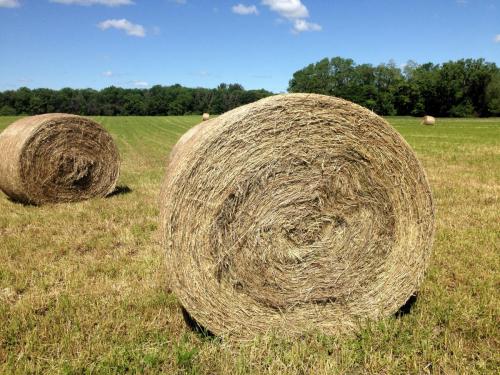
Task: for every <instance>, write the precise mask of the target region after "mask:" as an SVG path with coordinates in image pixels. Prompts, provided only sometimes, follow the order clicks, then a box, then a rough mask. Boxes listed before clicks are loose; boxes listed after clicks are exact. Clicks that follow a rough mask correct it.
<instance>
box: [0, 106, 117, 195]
mask: <svg viewBox="0 0 500 375" xmlns="http://www.w3.org/2000/svg"><path fill="white" fill-rule="evenodd" d="M0 150H1V158H0V189H1V190H3V191H4V193H5V194H7V195H8V196H9V197H11V198H12V199H13V200H16V201H20V202H23V203H30V204H44V203H58V202H74V201H80V200H84V199H88V198H92V197H103V196H106V195H108V194H109V193H111V192H112V191H113V190H114V188H115V185H116V182H117V180H118V175H119V168H120V160H119V154H118V150H117V148H116V146H115V144H114V142H113V139H112V138H111V135H110V134H109V133H108V132H107V131H106V130H105V129H104V128H103V127H102V126H101V125H99V124H98V123H96V122H94V121H92V120H90V119H87V118H84V117H80V116H75V115H68V114H61V113H54V114H45V115H39V116H32V117H25V118H23V119H21V120H18V121H16V122H14V123H13V124H11V125H10V126H9V127H7V128H6V129H5V130H4V131H3V132H2V133H1V134H0Z"/></svg>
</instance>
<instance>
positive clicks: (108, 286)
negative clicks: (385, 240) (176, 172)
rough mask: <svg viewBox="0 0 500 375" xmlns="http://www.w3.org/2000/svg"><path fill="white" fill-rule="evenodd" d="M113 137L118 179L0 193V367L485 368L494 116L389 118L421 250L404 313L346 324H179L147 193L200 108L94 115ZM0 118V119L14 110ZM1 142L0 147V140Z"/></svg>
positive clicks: (499, 181)
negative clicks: (115, 187)
mask: <svg viewBox="0 0 500 375" xmlns="http://www.w3.org/2000/svg"><path fill="white" fill-rule="evenodd" d="M96 119H97V120H98V121H99V122H101V123H102V124H103V125H104V126H105V127H106V128H107V129H109V130H110V132H111V133H112V134H113V136H114V138H115V139H116V141H117V143H118V146H119V149H120V152H121V155H122V159H123V163H122V174H121V178H120V182H119V184H120V185H121V186H122V187H128V188H129V189H130V191H127V189H125V188H123V189H121V190H122V193H121V194H117V195H114V196H112V197H109V198H107V199H96V200H92V201H87V202H83V203H77V204H63V205H53V206H44V207H31V206H23V205H20V204H16V203H12V202H11V201H9V200H8V199H7V198H6V197H5V196H4V195H3V194H2V193H0V373H5V374H14V373H19V374H25V373H56V374H58V373H61V374H84V373H89V374H90V373H93V374H101V373H104V374H107V373H126V372H130V373H159V372H164V373H166V374H177V373H181V374H183V373H186V374H217V373H225V374H254V373H255V374H335V373H346V374H358V373H359V374H362V373H363V374H364V373H367V374H399V373H405V374H406V373H411V374H427V373H429V374H430V373H432V374H476V373H477V374H483V373H491V374H498V372H499V371H500V354H499V353H500V329H499V328H500V302H499V301H500V218H499V212H500V202H499V194H500V119H484V120H483V119H478V120H466V119H463V120H462V119H460V120H452V119H449V120H438V122H439V125H438V126H436V127H424V126H420V125H419V122H418V120H417V119H413V118H400V117H396V118H389V121H390V122H391V123H392V124H393V125H394V126H395V127H396V128H397V130H398V131H399V132H401V134H402V135H403V136H404V137H405V138H406V140H407V141H408V142H409V143H410V144H411V145H412V147H413V148H414V150H415V151H416V153H417V154H418V156H419V158H420V160H421V161H422V162H423V164H424V166H425V168H426V170H427V173H428V176H429V179H430V183H431V187H432V189H433V192H434V197H435V201H436V206H437V232H436V240H435V245H434V255H433V258H432V263H431V266H430V269H429V271H428V275H427V278H426V280H425V282H424V284H423V285H422V289H421V292H420V295H419V298H418V300H417V303H416V304H415V305H414V307H413V309H412V310H411V313H410V314H407V315H405V316H403V317H399V318H396V317H391V318H387V319H385V320H383V321H380V322H377V323H371V324H367V325H366V326H365V327H363V329H362V330H361V332H360V333H359V334H357V335H356V336H352V337H325V336H321V335H317V334H313V333H311V334H310V335H307V336H306V337H304V338H303V339H302V340H294V341H289V340H286V339H285V338H283V337H280V336H274V337H261V338H258V339H256V340H255V342H253V343H251V344H248V345H244V346H242V347H236V346H232V345H230V344H228V343H225V342H220V341H219V340H217V339H211V338H204V337H202V336H200V335H198V334H197V333H194V332H192V331H191V330H189V329H188V328H187V327H186V325H185V323H184V321H183V318H182V314H181V313H180V310H179V308H178V305H177V302H176V298H175V297H174V296H173V295H171V294H170V293H169V291H168V288H167V285H166V283H165V281H164V280H165V279H166V277H165V275H164V271H163V268H162V250H161V248H160V246H159V245H158V234H157V227H158V223H157V216H158V206H157V196H158V192H159V187H160V181H161V178H162V175H163V172H164V168H165V161H166V157H167V154H168V151H169V150H170V148H171V146H172V145H173V144H174V143H175V141H176V140H177V139H178V138H179V136H180V135H181V134H182V133H183V132H184V131H185V130H187V129H188V128H189V127H191V126H192V125H194V124H195V123H197V122H198V120H199V117H198V116H196V117H157V118H154V117H142V118H138V117H124V118H116V117H115V118H111V117H100V118H96ZM14 120H15V118H13V117H0V130H1V129H3V128H4V127H5V126H7V125H8V124H9V123H10V122H12V121H14ZM0 157H1V150H0Z"/></svg>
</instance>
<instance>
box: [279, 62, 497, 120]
mask: <svg viewBox="0 0 500 375" xmlns="http://www.w3.org/2000/svg"><path fill="white" fill-rule="evenodd" d="M288 91H289V92H310V93H319V94H325V95H333V96H338V97H341V98H344V99H347V100H350V101H353V102H355V103H358V104H360V105H362V106H364V107H367V108H369V109H371V110H373V111H374V112H376V113H378V114H381V115H411V116H422V115H424V114H429V115H433V116H442V117H469V116H481V117H487V116H498V115H500V69H499V68H498V67H497V66H496V64H495V63H491V62H486V61H485V60H484V59H462V60H458V61H449V62H446V63H443V64H433V63H427V64H422V65H419V64H416V63H414V62H412V61H410V62H408V63H407V64H406V65H405V66H404V67H401V68H400V67H398V66H396V64H395V63H394V62H390V63H388V64H380V65H377V66H373V65H370V64H356V63H355V62H354V61H353V60H352V59H345V58H341V57H334V58H332V59H327V58H325V59H323V60H321V61H319V62H317V63H314V64H310V65H308V66H306V67H305V68H303V69H301V70H299V71H297V72H295V73H294V75H293V78H292V79H291V80H290V82H289V88H288Z"/></svg>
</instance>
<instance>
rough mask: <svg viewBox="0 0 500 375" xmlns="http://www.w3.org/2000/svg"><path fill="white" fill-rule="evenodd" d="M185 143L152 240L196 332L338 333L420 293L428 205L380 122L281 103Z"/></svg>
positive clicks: (412, 166)
mask: <svg viewBox="0 0 500 375" xmlns="http://www.w3.org/2000/svg"><path fill="white" fill-rule="evenodd" d="M206 124H209V125H208V126H206ZM183 138H184V139H181V142H180V143H179V144H178V145H177V146H176V148H175V155H173V156H172V157H171V158H170V163H169V166H168V170H167V173H166V176H165V180H164V182H163V186H162V193H161V231H162V236H163V246H164V247H165V249H166V253H167V261H166V267H167V268H168V274H169V275H170V276H169V277H170V278H171V280H170V282H171V285H170V287H171V288H172V290H173V291H174V292H175V294H176V295H177V296H178V298H179V300H180V302H181V304H182V305H183V306H184V308H185V309H186V310H187V311H188V312H189V313H190V314H191V315H192V317H193V318H194V319H195V320H196V321H197V322H198V323H199V324H201V325H202V326H204V327H205V328H206V329H208V330H210V331H212V332H213V333H215V334H217V335H222V336H229V337H230V338H232V339H236V340H245V339H249V338H252V337H254V336H255V335H256V334H260V333H263V332H267V331H281V332H282V333H285V334H287V335H299V334H301V333H304V332H305V331H308V330H310V329H317V330H319V331H322V332H324V333H338V332H343V331H348V330H352V329H353V328H355V327H356V325H357V322H358V321H360V320H364V319H367V318H368V319H375V318H380V317H384V316H388V315H390V314H393V313H394V312H396V311H397V310H398V309H399V308H400V307H401V306H402V305H403V304H404V303H405V302H406V301H407V300H408V298H409V297H410V296H411V295H412V294H413V293H414V292H415V291H416V290H417V288H418V287H419V285H420V283H421V281H422V279H423V277H424V271H425V270H426V267H427V264H428V261H429V257H430V252H431V246H432V238H433V232H434V209H433V202H432V196H431V191H430V188H429V185H428V183H427V179H426V176H425V173H424V171H423V169H422V166H421V165H420V163H419V161H418V160H417V158H416V156H415V154H414V153H413V151H412V150H411V148H410V147H409V146H408V144H407V143H406V142H405V141H404V140H403V138H402V137H401V136H400V135H399V134H398V133H397V132H396V131H395V130H394V129H393V128H392V127H391V126H390V125H389V124H388V123H387V122H386V121H385V120H383V119H382V118H380V117H378V116H377V115H375V114H373V113H372V112H370V111H369V110H367V109H365V108H363V107H360V106H358V105H355V104H353V103H350V102H347V101H345V100H341V99H337V98H332V97H328V96H322V95H314V94H289V95H278V96H273V97H269V98H266V99H262V100H260V101H258V102H256V103H252V104H249V105H246V106H243V107H240V108H237V109H235V110H232V111H230V112H228V113H226V114H224V115H222V116H220V117H218V118H216V119H213V120H210V122H208V123H204V126H202V127H201V128H200V127H198V128H197V129H196V130H193V133H191V134H190V135H189V136H187V137H183Z"/></svg>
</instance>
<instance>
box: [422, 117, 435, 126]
mask: <svg viewBox="0 0 500 375" xmlns="http://www.w3.org/2000/svg"><path fill="white" fill-rule="evenodd" d="M435 124H436V119H435V118H434V117H432V116H424V118H423V119H422V125H435Z"/></svg>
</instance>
